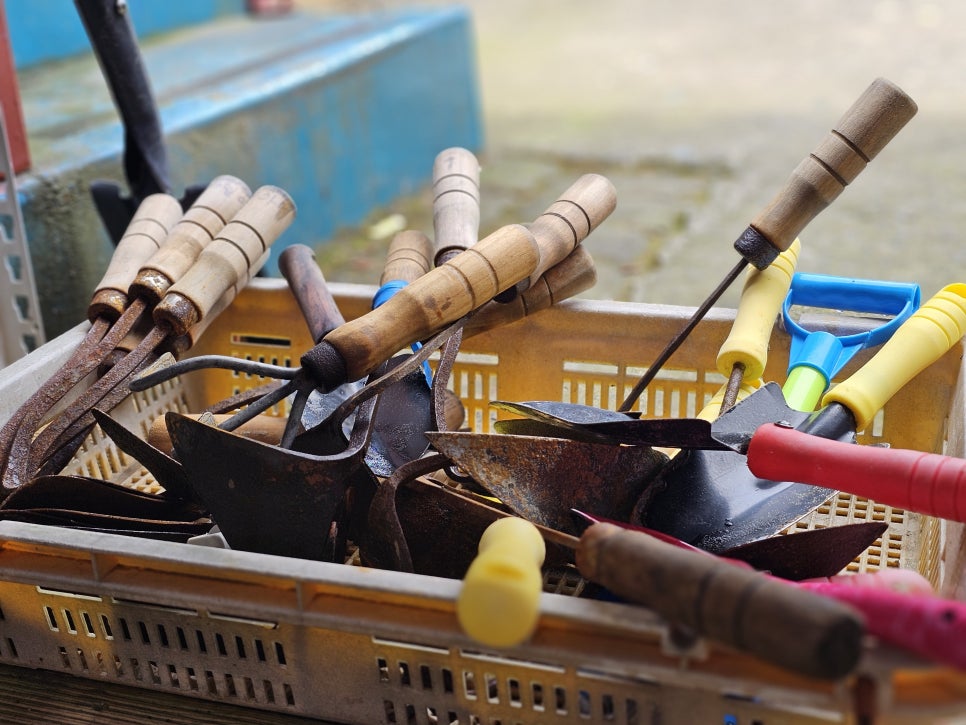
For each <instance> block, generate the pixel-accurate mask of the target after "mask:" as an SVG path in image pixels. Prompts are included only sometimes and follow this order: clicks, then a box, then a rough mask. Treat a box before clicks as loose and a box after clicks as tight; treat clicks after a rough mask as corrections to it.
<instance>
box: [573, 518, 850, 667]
mask: <svg viewBox="0 0 966 725" xmlns="http://www.w3.org/2000/svg"><path fill="white" fill-rule="evenodd" d="M576 561H577V568H578V569H579V570H580V573H581V574H582V575H583V576H585V577H586V578H587V579H590V580H592V581H595V582H597V583H599V584H601V585H603V586H605V587H606V588H607V589H609V590H611V591H612V592H614V593H615V594H617V595H618V596H621V597H623V598H625V599H628V600H631V601H634V602H637V603H639V604H643V605H645V606H647V607H649V608H651V609H653V610H654V611H655V612H656V613H657V614H659V615H660V616H662V617H663V618H665V619H666V620H668V621H669V622H673V623H676V624H679V625H683V626H685V627H687V628H689V629H691V630H693V631H694V632H695V633H697V634H699V635H702V636H705V637H708V638H709V639H713V640H715V641H718V642H721V643H723V644H726V645H729V646H731V647H735V648H736V649H740V650H743V651H745V652H749V653H751V654H754V655H756V656H758V657H761V658H762V659H764V660H767V661H769V662H771V663H773V664H776V665H779V666H781V667H785V668H787V669H790V670H793V671H795V672H798V673H801V674H804V675H807V676H809V677H816V678H822V679H837V678H840V677H843V676H845V675H847V674H848V673H849V672H851V671H852V669H853V668H854V667H855V666H856V664H857V663H858V660H859V657H860V655H861V651H862V634H863V626H862V621H861V619H860V618H859V616H858V615H857V614H856V613H855V612H854V611H853V610H852V609H850V608H849V607H847V606H845V605H842V604H840V603H838V602H835V601H833V600H830V599H826V598H824V597H820V596H817V595H814V594H811V593H810V592H806V591H802V590H799V589H796V588H795V587H793V586H791V585H788V584H785V583H783V582H780V581H777V580H774V579H770V578H768V577H766V576H765V575H763V574H761V573H759V572H755V571H749V570H747V569H742V568H738V567H735V566H732V565H730V564H728V563H726V562H722V561H718V560H717V559H716V558H714V557H710V556H707V555H705V554H703V553H698V552H693V551H687V550H685V549H681V548H678V547H676V546H673V545H671V544H668V543H665V542H663V541H658V540H657V539H655V538H653V537H651V536H648V535H647V534H645V533H642V532H640V531H630V530H628V529H623V528H620V527H617V526H614V525H612V524H606V523H598V524H594V525H592V526H591V527H590V528H589V529H587V530H586V531H585V532H584V534H583V536H582V537H581V539H580V544H579V545H578V548H577V554H576Z"/></svg>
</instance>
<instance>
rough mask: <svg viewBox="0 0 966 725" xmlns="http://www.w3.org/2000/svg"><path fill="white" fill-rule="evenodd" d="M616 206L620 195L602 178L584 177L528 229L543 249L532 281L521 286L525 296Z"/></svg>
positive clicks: (531, 274)
mask: <svg viewBox="0 0 966 725" xmlns="http://www.w3.org/2000/svg"><path fill="white" fill-rule="evenodd" d="M616 206H617V191H616V190H615V189H614V185H613V184H612V183H611V182H610V180H609V179H608V178H606V177H604V176H601V175H599V174H585V175H583V176H581V177H580V178H579V179H577V181H576V182H574V184H573V186H571V187H570V188H569V189H567V190H566V191H565V192H564V193H563V194H561V195H560V197H559V198H558V199H557V200H556V201H555V202H554V203H553V204H551V205H550V208H549V209H547V211H545V212H544V213H543V214H541V215H540V216H539V217H537V219H536V220H535V221H534V222H533V223H532V224H529V225H528V226H529V227H530V230H531V231H532V232H533V235H534V236H535V237H537V239H546V240H547V243H546V244H541V245H540V261H539V263H538V264H537V266H536V268H535V269H534V270H533V271H532V272H531V273H530V275H529V277H528V278H527V279H526V280H524V281H522V282H521V284H520V285H518V290H519V291H520V292H524V291H526V290H528V289H529V288H530V287H532V286H534V285H535V284H536V283H537V280H538V279H540V278H541V277H542V276H543V275H544V274H546V273H547V271H548V270H550V269H551V268H552V267H555V266H556V265H558V264H559V263H560V262H562V261H563V260H565V259H566V258H567V257H568V256H569V255H570V253H571V252H573V251H574V249H576V248H577V245H578V244H580V243H581V242H582V241H583V240H584V239H586V238H587V235H588V234H590V233H591V232H592V231H593V230H594V229H596V228H597V227H598V225H599V224H600V223H601V222H602V221H604V219H606V218H607V217H608V216H610V214H611V212H612V211H614V208H615V207H616Z"/></svg>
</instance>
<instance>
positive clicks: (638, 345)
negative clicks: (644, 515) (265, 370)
mask: <svg viewBox="0 0 966 725" xmlns="http://www.w3.org/2000/svg"><path fill="white" fill-rule="evenodd" d="M332 288H333V291H334V292H335V294H336V297H337V299H338V300H339V302H340V305H341V307H342V309H343V312H344V313H345V314H346V316H347V317H352V316H355V315H357V314H360V313H362V312H364V311H365V310H366V309H367V308H368V305H369V300H370V299H371V295H372V293H373V291H374V289H373V288H369V287H363V286H356V285H338V284H334V285H332ZM690 313H691V310H689V309H685V308H677V307H665V306H653V305H641V304H630V303H617V302H591V301H571V302H568V303H564V304H562V305H560V306H559V307H558V308H555V309H551V310H548V311H546V312H542V313H540V314H539V315H537V316H534V317H533V318H532V319H529V320H525V321H523V322H521V323H516V324H515V325H512V326H509V327H506V328H503V329H500V330H497V331H493V332H488V333H485V334H482V335H478V336H476V337H472V338H469V339H467V340H465V341H464V344H463V347H462V351H461V353H460V358H459V361H458V363H457V366H456V369H455V372H454V378H453V380H454V388H455V390H456V392H457V393H458V394H459V395H460V397H461V398H462V400H463V402H464V404H465V406H466V408H467V411H468V420H469V423H470V424H471V425H472V427H473V428H474V429H476V430H489V428H490V425H491V423H492V421H493V420H494V419H495V414H494V413H493V412H492V411H491V410H490V409H489V408H488V402H489V401H490V400H492V399H495V398H501V399H506V400H526V399H551V398H553V399H561V400H571V401H575V402H585V403H593V404H597V405H602V406H604V407H615V406H616V405H617V404H619V403H620V401H621V400H622V399H623V394H624V393H625V391H626V390H627V389H629V388H630V386H631V385H633V383H634V382H635V380H636V379H637V377H638V376H639V374H640V373H641V372H642V371H641V370H640V369H638V368H636V367H635V365H637V364H639V363H647V362H649V361H650V360H652V359H653V358H654V357H655V355H656V354H657V352H658V351H659V350H660V348H661V347H662V346H663V345H664V344H665V343H666V341H667V340H668V339H669V338H670V337H671V335H673V334H674V333H675V332H676V331H678V330H679V329H680V328H681V327H682V326H683V324H684V322H685V321H686V320H687V318H688V316H689V315H690ZM732 319H733V311H730V310H723V309H715V310H712V311H711V313H710V314H709V315H708V316H707V317H706V319H705V320H704V321H703V322H702V323H701V324H700V325H699V326H698V328H697V329H696V330H695V332H694V333H693V334H692V335H691V336H690V337H689V339H688V340H687V342H686V343H685V344H684V346H683V347H682V348H681V349H680V350H679V352H678V353H677V354H676V355H675V357H674V358H673V359H672V360H671V362H670V364H669V366H668V367H667V369H666V370H664V371H663V372H662V374H661V376H660V377H659V378H658V379H657V380H656V382H655V383H654V384H653V385H652V387H651V388H650V389H649V391H648V394H647V397H646V398H644V399H643V400H642V401H641V404H642V406H643V410H644V411H645V415H648V416H685V415H693V414H694V413H695V411H696V410H698V409H700V407H702V405H703V403H704V401H705V400H706V398H708V397H710V396H711V394H712V393H714V392H715V391H716V390H717V389H718V387H719V386H720V385H721V383H722V382H723V379H722V377H721V376H720V375H719V374H718V373H717V372H716V371H715V370H714V358H715V354H716V352H717V349H718V347H719V346H720V344H721V342H722V341H723V340H724V338H725V337H726V336H727V333H728V330H729V329H730V324H731V321H732ZM82 332H83V327H79V328H77V329H75V330H72V331H70V332H68V333H66V334H65V335H63V336H61V337H59V338H57V339H56V340H54V341H52V342H51V343H48V344H47V345H45V346H44V347H42V348H41V349H39V350H37V351H35V352H34V353H32V354H31V355H30V356H28V357H27V358H25V359H23V360H21V361H18V362H17V363H15V364H14V365H12V366H10V367H9V368H7V369H6V370H4V371H3V372H2V373H0V418H5V417H7V416H9V414H10V412H11V411H12V410H13V409H15V408H16V406H17V405H18V404H19V403H20V401H21V400H23V399H24V398H25V397H26V396H27V395H28V394H29V393H30V392H31V391H32V390H33V389H35V388H36V386H37V385H38V384H40V383H41V382H42V381H43V380H44V379H45V378H46V376H47V375H49V374H50V373H51V372H52V370H53V369H54V368H55V367H56V366H57V365H59V363H60V361H62V360H63V359H64V358H65V357H66V356H67V355H68V354H69V352H70V350H71V349H72V348H73V346H74V345H76V343H77V341H78V339H79V338H80V336H81V335H82ZM787 344H788V341H787V336H786V335H785V334H784V332H782V331H781V330H780V329H776V331H775V333H774V336H773V340H772V346H771V359H770V361H769V367H768V369H767V370H766V377H767V378H768V379H773V380H780V379H782V378H783V376H784V369H785V366H786V364H787ZM309 345H310V340H309V338H308V333H307V331H306V330H305V326H304V324H303V323H302V322H301V319H300V317H299V314H298V310H297V307H296V305H295V303H294V300H293V299H292V298H291V296H290V294H289V292H288V290H287V288H286V287H285V285H284V282H282V281H281V280H265V279H258V280H255V281H254V282H253V283H252V285H251V286H250V287H249V288H248V289H247V290H245V291H244V292H243V293H242V294H241V295H240V296H239V298H238V299H237V300H236V301H235V303H234V304H233V305H232V307H230V308H229V309H228V310H227V311H226V312H225V313H223V315H222V316H221V317H220V318H219V319H218V320H217V321H216V322H215V323H214V324H213V325H212V326H211V328H209V330H208V332H207V333H206V334H205V337H204V339H203V340H202V342H201V343H200V345H199V348H198V349H196V350H195V351H194V352H195V353H196V354H201V353H206V352H218V353H229V354H232V355H236V356H239V357H248V358H253V359H264V360H267V361H270V362H277V363H280V364H292V365H297V364H298V358H299V356H300V354H301V353H302V352H303V351H304V350H305V349H307V347H308V346H309ZM961 357H962V348H961V347H960V346H959V345H957V346H956V347H955V349H953V350H952V351H951V352H950V353H949V354H948V355H946V356H945V357H944V358H943V359H942V360H940V361H939V362H937V363H936V364H934V365H933V366H931V367H930V368H929V369H927V370H926V371H924V372H923V373H922V374H920V375H919V376H918V377H917V378H916V379H915V380H914V381H913V382H912V383H910V384H909V385H908V386H907V387H906V388H905V389H903V390H902V391H901V392H900V393H899V394H897V395H896V396H895V398H894V399H893V400H892V401H891V402H890V403H889V405H888V406H887V408H886V410H885V411H884V413H883V414H880V416H879V417H878V418H877V419H876V420H875V422H874V423H873V424H872V426H871V430H869V431H865V432H864V433H863V434H862V438H863V440H865V441H866V442H868V441H869V440H872V439H877V440H882V441H887V442H889V443H891V444H892V445H893V446H897V447H906V448H918V449H922V450H930V451H945V452H947V453H951V454H954V455H963V453H964V450H966V448H964V436H963V430H964V420H966V415H964V411H966V405H964V398H963V389H964V386H963V379H962V371H961V366H960V360H961ZM864 359H867V355H866V356H862V357H860V358H859V359H857V360H855V361H853V363H852V364H851V365H850V366H849V368H848V369H847V370H846V371H844V372H843V376H844V375H847V374H849V372H851V370H854V369H855V367H856V366H857V365H858V364H859V363H860V362H861V361H862V360H864ZM258 382H260V381H259V380H257V379H256V380H250V379H247V378H246V377H245V376H237V375H234V374H232V373H229V372H225V371H211V372H206V373H193V374H191V375H189V376H185V379H184V381H183V382H175V383H172V384H167V385H164V386H159V387H158V388H155V389H153V390H151V391H148V392H147V393H145V394H139V395H137V396H132V398H131V399H129V400H128V401H126V402H125V403H124V405H123V406H122V407H121V408H119V409H118V410H116V411H115V416H116V417H117V418H118V419H119V420H121V422H123V423H125V424H126V425H128V427H131V428H133V429H138V428H139V429H140V430H142V432H144V431H146V430H147V427H148V426H149V425H150V423H151V421H152V420H153V419H154V418H155V417H156V416H157V415H159V414H160V413H161V412H163V411H164V410H169V409H173V410H192V409H195V410H196V409H198V408H199V407H201V406H202V405H203V404H205V403H207V402H212V401H214V400H218V399H221V398H223V397H226V396H227V395H229V394H231V393H233V392H236V391H237V390H239V389H242V388H245V387H249V386H251V385H255V384H257V383H258ZM68 470H70V471H74V472H77V473H83V474H85V475H95V476H101V477H105V478H114V479H115V480H120V479H124V480H125V481H126V482H127V484H128V485H132V486H136V487H140V488H145V489H150V488H152V487H153V486H156V484H154V483H153V481H152V480H151V479H150V477H149V476H147V474H146V473H145V472H144V471H143V470H141V469H140V467H139V466H138V465H137V464H136V463H133V462H131V461H129V460H128V459H127V458H126V457H125V456H124V455H123V454H120V453H118V452H117V451H116V450H115V449H114V448H113V446H112V445H110V443H109V441H105V440H104V439H103V437H102V436H100V435H98V434H97V433H96V432H95V434H94V435H93V436H92V438H91V440H90V441H89V442H88V443H87V444H85V446H84V448H83V449H82V451H81V452H80V453H79V454H78V457H77V458H76V459H75V461H73V462H72V463H71V465H70V466H69V468H68ZM831 518H835V519H843V518H845V519H850V520H855V519H875V520H883V519H884V520H887V521H888V522H889V524H890V527H889V531H888V533H887V535H886V536H884V537H883V538H882V543H881V546H878V547H877V548H876V547H873V549H872V550H870V552H869V553H867V554H864V555H863V556H862V557H861V558H860V559H859V560H858V561H856V562H854V563H853V565H852V568H854V569H874V568H879V567H885V566H902V567H907V568H918V569H920V570H922V571H923V572H925V573H926V574H927V575H928V576H929V577H930V578H931V579H932V580H933V581H934V582H935V583H936V584H937V585H939V586H941V587H942V589H943V591H944V593H946V594H948V595H955V596H959V597H960V598H962V597H963V588H964V586H966V585H964V581H963V577H962V575H961V573H962V569H963V565H964V561H966V556H964V550H963V544H962V540H963V539H962V531H961V529H962V527H960V526H957V525H953V524H950V523H947V522H940V521H936V520H932V519H926V518H923V517H919V516H916V515H912V514H909V513H907V512H903V511H900V510H897V509H890V508H888V507H884V506H880V505H879V504H875V503H872V502H869V501H866V500H863V499H855V498H852V497H848V496H840V497H838V499H837V500H835V501H834V502H833V504H832V505H831V506H829V507H827V508H826V509H824V510H820V511H819V512H816V514H814V515H813V516H812V517H811V519H810V520H809V521H806V522H803V523H802V524H801V525H802V526H815V525H824V524H827V523H829V519H831ZM459 587H460V583H459V582H458V581H454V580H448V579H441V578H435V577H426V576H417V575H406V574H400V573H396V572H386V571H377V570H371V569H366V568H363V567H358V566H348V565H339V564H328V563H323V562H311V561H303V560H298V559H288V558H283V557H272V556H265V555H259V554H252V553H247V552H238V551H228V550H220V549H212V548H207V547H200V546H192V545H185V544H173V543H165V542H155V541H147V540H142V539H135V538H128V537H121V536H113V535H100V534H91V533H86V532H79V531H70V530H67V529H60V528H53V527H45V526H35V525H28V524H18V523H13V522H3V523H0V663H4V664H9V665H17V666H22V667H30V668H43V669H47V670H52V671H57V672H62V673H67V674H70V675H75V676H78V677H86V678H93V679H95V680H100V681H102V682H108V683H119V684H126V685H131V686H135V687H140V688H148V689H151V690H155V691H158V692H167V693H175V694H178V695H182V696H184V697H182V698H177V699H176V701H177V702H178V703H182V702H183V703H184V704H183V712H184V713H186V714H185V715H184V717H183V719H181V720H180V721H182V722H185V721H187V720H189V719H190V717H188V715H187V713H190V711H191V708H192V704H191V702H192V701H191V700H190V699H189V698H201V699H205V700H210V701H218V702H227V703H232V704H235V705H241V706H244V707H248V708H258V709H263V710H274V711H278V712H284V713H291V714H293V715H301V716H303V717H304V716H309V717H313V718H319V719H326V720H333V721H338V722H352V723H365V724H367V725H368V724H371V723H420V724H422V723H427V724H428V723H462V724H479V725H481V724H483V723H486V724H487V725H497V724H499V725H512V724H514V723H537V722H540V723H590V722H600V723H620V724H624V725H632V724H642V725H643V724H644V723H657V722H661V723H698V722H700V723H759V724H761V725H767V724H771V723H828V722H860V721H861V720H860V715H859V714H857V711H856V708H855V704H854V697H853V691H854V686H855V684H856V682H858V681H860V680H861V681H862V682H863V684H864V685H868V684H869V683H874V684H875V686H876V687H875V689H874V698H873V699H872V700H871V702H872V703H873V704H874V707H875V708H876V709H877V710H878V713H879V717H880V718H881V720H879V721H881V722H890V723H891V722H896V723H898V722H916V723H922V722H930V721H936V722H940V721H942V722H952V721H954V719H955V717H956V716H957V714H958V715H960V716H962V714H963V712H964V711H966V675H964V674H963V673H956V672H953V671H950V670H946V669H942V668H936V667H933V666H931V665H928V664H927V663H924V662H921V661H919V660H916V659H913V658H911V657H908V656H906V655H904V654H903V653H901V652H898V651H895V650H892V649H888V648H884V647H879V646H876V645H875V643H871V642H870V643H869V645H868V647H867V650H866V653H865V656H864V658H863V661H862V664H861V668H860V675H861V677H855V678H850V679H849V680H847V681H842V682H835V683H827V682H818V681H812V680H808V679H805V678H802V677H798V676H796V675H792V674H789V673H787V672H784V671H782V670H779V669H777V668H775V667H772V666H770V665H767V664H765V663H763V662H760V661H758V660H756V659H754V658H751V657H749V656H746V655H743V654H740V653H737V652H734V651H732V650H729V649H726V648H722V647H718V646H716V645H714V644H713V643H708V642H703V641H702V642H699V643H697V644H696V645H693V646H691V647H688V648H687V649H679V648H678V646H677V645H676V644H675V643H674V642H673V641H672V638H671V637H670V635H669V632H668V630H667V628H666V627H665V626H664V624H663V622H662V621H661V620H660V619H658V618H657V617H655V616H654V615H653V614H652V613H651V612H649V611H648V610H646V609H644V608H642V607H635V606H628V605H621V604H615V603H610V602H600V601H590V600H584V599H579V598H576V597H573V596H567V595H566V594H560V593H545V594H544V595H543V598H542V599H541V620H540V624H539V627H538V629H537V631H536V633H535V634H534V636H533V638H532V639H531V640H530V641H529V642H528V643H527V644H526V645H524V646H521V647H518V648H514V649H509V650H502V651H498V650H488V649H486V648H482V647H481V646H479V645H478V644H476V643H475V642H473V641H471V640H470V639H468V638H467V637H466V636H465V635H464V634H463V633H462V632H461V631H460V628H459V626H458V624H457V621H456V616H455V599H456V596H457V593H458V591H459ZM177 710H178V707H173V708H172V710H171V713H170V716H171V717H172V718H174V720H175V721H177V720H178V714H177Z"/></svg>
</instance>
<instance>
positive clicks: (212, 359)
mask: <svg viewBox="0 0 966 725" xmlns="http://www.w3.org/2000/svg"><path fill="white" fill-rule="evenodd" d="M212 368H217V369H220V370H232V371H234V372H237V373H245V374H246V375H256V376H259V377H265V378H275V379H277V380H292V379H293V378H294V377H295V376H296V375H297V374H298V368H287V367H284V366H282V365H269V364H268V363H260V362H256V361H254V360H242V359H240V358H236V357H229V356H228V355H199V356H198V357H189V358H186V359H185V360H179V361H178V362H176V363H173V364H172V365H168V366H166V367H164V368H161V369H160V370H155V371H154V372H151V373H147V374H145V375H141V376H139V377H137V378H135V379H134V380H132V381H131V382H130V384H129V386H128V388H129V389H130V390H132V391H134V392H138V391H141V390H147V389H148V388H151V387H153V386H155V385H158V384H159V383H164V382H167V381H168V380H171V379H172V378H176V377H178V376H179V375H183V374H184V373H190V372H194V371H196V370H208V369H212ZM283 397H284V396H283ZM276 402H277V401H276Z"/></svg>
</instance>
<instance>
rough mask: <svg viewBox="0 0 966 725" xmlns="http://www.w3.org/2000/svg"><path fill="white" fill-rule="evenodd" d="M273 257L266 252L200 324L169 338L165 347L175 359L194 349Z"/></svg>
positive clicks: (220, 298)
mask: <svg viewBox="0 0 966 725" xmlns="http://www.w3.org/2000/svg"><path fill="white" fill-rule="evenodd" d="M269 256H271V251H267V252H265V253H264V254H263V255H262V256H261V257H259V258H258V259H257V260H255V263H254V264H253V265H252V266H251V267H249V268H248V270H246V272H245V274H243V275H242V276H241V277H240V278H238V279H237V280H235V284H233V285H232V286H231V287H229V288H228V289H227V290H225V291H224V292H222V294H221V297H219V298H218V301H217V302H215V304H214V305H213V306H212V307H211V309H209V310H208V311H207V312H206V313H205V316H204V317H202V318H201V319H200V320H199V321H198V322H196V323H195V324H194V325H192V326H191V328H189V329H188V330H187V331H186V332H185V333H184V334H181V335H176V336H174V337H170V338H168V340H166V341H165V345H164V347H165V348H166V349H168V350H170V351H171V352H172V353H173V354H174V355H175V357H178V356H180V355H182V354H184V353H186V352H187V351H188V350H190V349H191V348H192V347H194V345H195V343H196V342H198V338H200V337H201V336H202V334H204V332H205V330H207V329H208V327H209V326H210V325H211V323H212V322H214V321H215V319H216V318H217V317H218V315H220V314H221V313H222V312H224V311H225V309H227V307H228V305H230V304H231V303H232V302H234V300H235V298H236V297H237V296H238V293H239V292H241V291H242V290H243V289H244V288H245V287H246V286H247V285H248V283H249V282H250V281H251V279H252V277H254V276H255V275H256V274H258V271H259V270H260V269H261V268H262V267H264V266H265V265H266V264H268V258H269Z"/></svg>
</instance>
